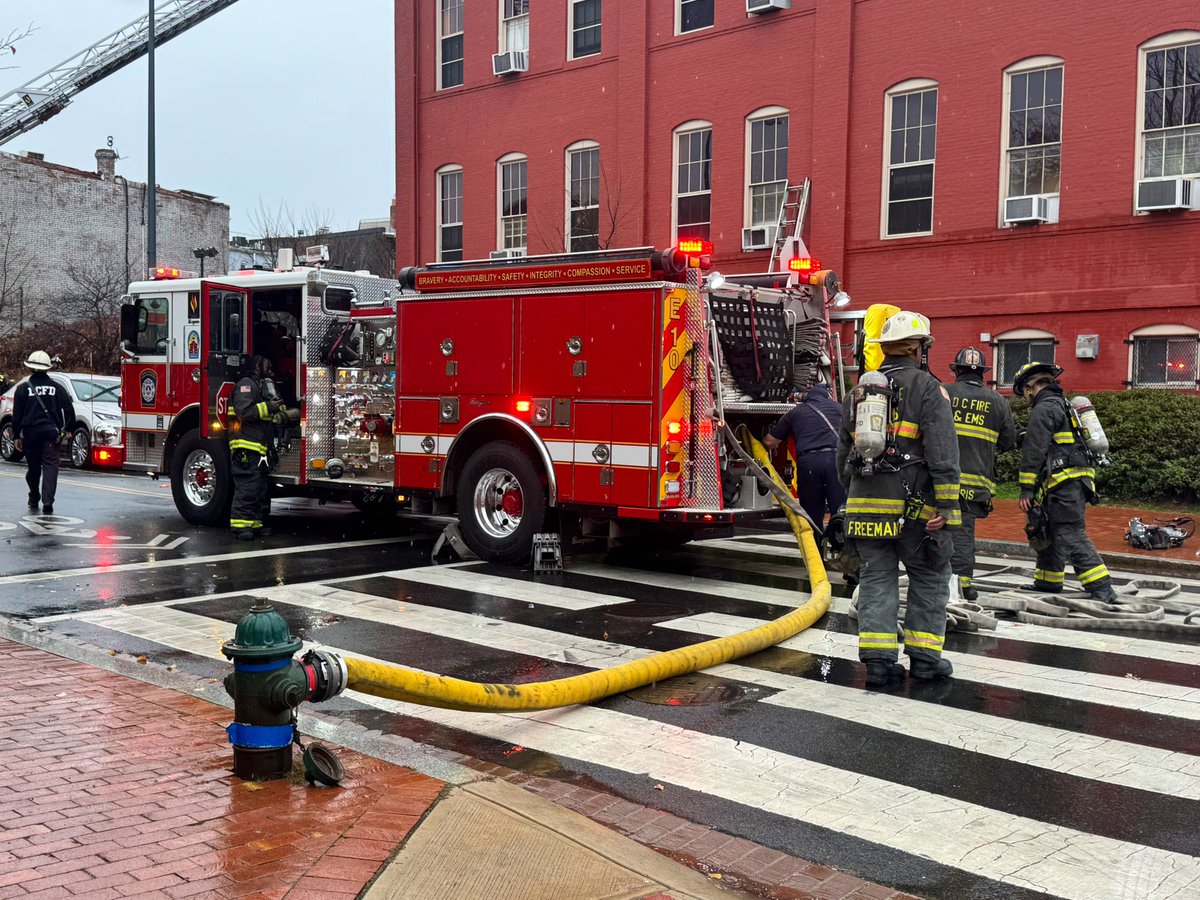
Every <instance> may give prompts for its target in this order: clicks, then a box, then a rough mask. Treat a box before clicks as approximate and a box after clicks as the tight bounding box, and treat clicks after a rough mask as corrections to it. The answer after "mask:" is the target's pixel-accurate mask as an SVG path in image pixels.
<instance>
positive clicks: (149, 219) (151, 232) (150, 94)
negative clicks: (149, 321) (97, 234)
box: [146, 0, 158, 272]
mask: <svg viewBox="0 0 1200 900" xmlns="http://www.w3.org/2000/svg"><path fill="white" fill-rule="evenodd" d="M148 2H149V4H150V18H149V20H148V22H147V25H148V27H149V29H150V33H149V44H148V46H147V60H148V62H149V73H148V74H149V87H148V91H147V98H146V99H147V110H146V140H147V144H148V153H147V160H148V165H147V172H146V195H147V196H146V271H147V272H152V271H154V267H155V266H157V265H158V246H157V245H158V238H157V233H156V231H155V229H156V228H157V227H158V223H157V222H156V221H155V220H156V213H157V212H158V209H157V207H158V188H157V187H156V186H155V180H154V0H148Z"/></svg>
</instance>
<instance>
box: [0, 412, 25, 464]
mask: <svg viewBox="0 0 1200 900" xmlns="http://www.w3.org/2000/svg"><path fill="white" fill-rule="evenodd" d="M16 439H17V435H16V432H14V431H13V426H12V419H5V421H4V425H2V426H0V456H3V457H4V458H5V459H6V460H7V461H8V462H11V463H19V462H20V461H21V460H23V459H24V458H25V454H24V453H22V452H21V451H20V450H18V449H17V447H16V444H15V441H16Z"/></svg>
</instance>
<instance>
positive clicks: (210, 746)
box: [0, 640, 443, 900]
mask: <svg viewBox="0 0 1200 900" xmlns="http://www.w3.org/2000/svg"><path fill="white" fill-rule="evenodd" d="M0 684H5V685H8V686H10V691H9V696H8V697H6V698H5V701H4V705H3V707H0V771H3V772H4V773H5V775H6V777H5V779H4V782H3V784H2V785H0V822H3V823H4V827H3V829H2V830H0V898H16V897H20V898H34V897H37V898H50V897H69V896H76V895H85V896H87V897H88V898H89V900H106V898H118V897H255V898H266V897H275V898H277V897H283V896H285V895H286V896H287V897H289V898H304V897H311V898H314V900H316V898H335V897H353V896H355V895H357V894H358V892H359V891H360V890H362V888H363V887H364V886H365V885H366V884H367V882H368V881H370V879H371V878H372V877H374V875H375V872H376V870H377V869H378V868H379V867H380V866H381V865H382V864H383V862H384V861H385V860H387V859H388V857H389V856H390V855H391V853H392V851H393V850H394V849H395V847H396V844H397V843H398V842H399V841H401V840H403V839H404V837H405V836H406V835H407V834H408V832H409V830H410V829H411V828H412V827H413V825H415V824H416V823H417V821H418V820H419V819H420V817H421V816H422V815H423V814H424V813H425V811H426V810H427V809H428V808H429V806H430V805H431V804H432V803H433V802H434V800H436V798H437V796H438V794H439V793H440V792H441V790H442V787H443V783H442V782H440V781H436V780H435V779H432V778H427V777H426V776H424V775H420V774H417V773H415V772H412V771H410V770H408V769H403V768H400V767H399V766H393V765H390V764H388V763H384V762H380V761H379V760H375V759H371V758H370V757H366V756H362V755H360V754H358V753H354V752H352V751H349V750H340V751H339V752H338V758H339V759H340V760H341V761H342V764H343V765H344V766H345V768H346V773H347V777H346V780H345V781H344V782H343V784H342V787H341V788H339V789H337V790H332V789H319V788H311V787H308V786H307V785H305V784H304V783H303V782H301V783H299V784H294V783H291V782H289V781H288V780H280V781H272V782H265V783H253V782H243V781H241V780H240V779H236V778H234V777H233V775H232V773H231V771H230V766H231V750H230V748H229V744H228V742H227V740H226V738H225V734H224V727H225V725H227V724H228V722H229V719H230V713H229V710H227V709H225V708H223V707H220V706H215V705H213V704H211V703H206V702H204V701H203V700H197V699H194V698H192V697H188V696H186V695H183V694H178V693H175V692H174V691H169V690H165V689H163V688H158V687H154V686H152V685H148V684H144V683H142V682H140V681H134V680H131V679H129V678H125V677H123V676H120V675H113V674H111V673H108V672H105V671H103V670H100V669H96V668H93V667H91V666H87V665H84V664H82V663H77V662H73V661H71V660H66V659H62V658H61V657H57V656H53V655H51V654H48V653H45V652H43V651H41V650H35V649H31V648H29V647H26V646H24V645H22V644H16V643H11V642H9V641H3V640H0ZM16 686H19V687H20V689H19V690H11V688H13V687H16ZM298 758H299V755H298V754H297V759H298Z"/></svg>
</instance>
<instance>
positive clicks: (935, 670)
mask: <svg viewBox="0 0 1200 900" xmlns="http://www.w3.org/2000/svg"><path fill="white" fill-rule="evenodd" d="M909 665H910V668H909V674H910V675H911V676H912V677H913V678H919V679H920V680H921V681H932V680H933V679H935V678H949V677H950V676H951V675H952V674H954V666H952V665H950V660H948V659H943V658H942V657H940V656H939V657H937V658H936V659H931V658H930V657H928V656H914V657H913V658H912V662H911V663H910V664H909Z"/></svg>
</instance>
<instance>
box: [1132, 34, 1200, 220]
mask: <svg viewBox="0 0 1200 900" xmlns="http://www.w3.org/2000/svg"><path fill="white" fill-rule="evenodd" d="M1195 43H1200V31H1191V30H1180V31H1169V32H1167V33H1166V34H1160V35H1158V36H1157V37H1153V38H1151V39H1150V40H1148V41H1146V42H1145V43H1143V44H1142V45H1141V46H1139V47H1138V68H1137V85H1136V86H1135V90H1136V92H1137V121H1136V123H1135V125H1136V127H1135V128H1134V160H1135V162H1134V166H1133V197H1132V201H1133V212H1134V215H1143V216H1144V215H1149V213H1147V212H1144V211H1140V210H1138V208H1137V183H1138V182H1139V181H1141V180H1142V179H1143V178H1144V177H1145V176H1144V175H1143V174H1142V173H1143V172H1145V171H1146V138H1145V125H1146V54H1147V53H1150V52H1152V51H1154V50H1169V49H1170V48H1172V47H1179V46H1181V45H1184V44H1195ZM1151 177H1155V176H1151ZM1162 177H1164V178H1174V177H1176V176H1173V175H1166V176H1162ZM1182 177H1189V176H1182ZM1191 177H1200V172H1197V173H1194V175H1192V176H1191Z"/></svg>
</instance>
